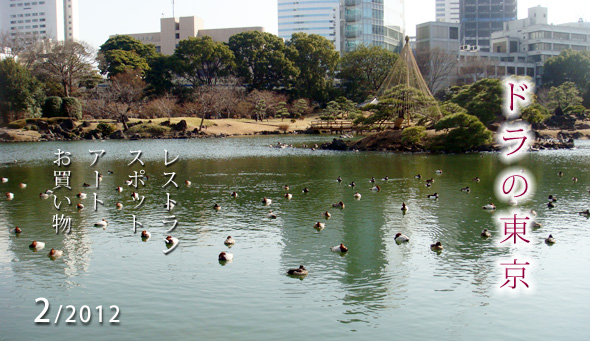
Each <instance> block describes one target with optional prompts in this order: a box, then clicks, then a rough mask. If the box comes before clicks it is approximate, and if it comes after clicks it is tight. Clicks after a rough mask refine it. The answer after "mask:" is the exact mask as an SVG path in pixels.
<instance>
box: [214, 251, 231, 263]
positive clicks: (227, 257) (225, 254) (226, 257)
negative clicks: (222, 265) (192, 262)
mask: <svg viewBox="0 0 590 341" xmlns="http://www.w3.org/2000/svg"><path fill="white" fill-rule="evenodd" d="M217 259H218V260H220V261H222V262H228V261H230V260H232V259H234V254H233V253H229V252H222V253H220V254H219V256H217Z"/></svg>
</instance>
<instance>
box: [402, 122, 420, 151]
mask: <svg viewBox="0 0 590 341" xmlns="http://www.w3.org/2000/svg"><path fill="white" fill-rule="evenodd" d="M424 130H426V128H425V127H423V126H415V127H408V128H406V129H404V130H403V131H402V144H404V145H411V146H413V145H417V144H421V142H422V139H423V138H424V137H425V136H426V132H425V131H424Z"/></svg>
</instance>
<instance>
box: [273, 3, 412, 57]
mask: <svg viewBox="0 0 590 341" xmlns="http://www.w3.org/2000/svg"><path fill="white" fill-rule="evenodd" d="M278 19H279V20H278V22H279V36H280V37H281V38H284V39H285V40H289V39H291V35H292V34H293V33H296V32H305V33H308V34H318V35H321V36H323V37H326V38H327V39H328V40H331V41H332V42H333V43H334V46H335V48H336V50H337V51H340V52H348V51H352V50H354V49H355V48H356V47H357V46H359V45H361V44H364V45H377V46H382V47H384V48H387V49H389V50H392V51H395V50H397V49H398V48H399V47H401V45H402V43H403V38H404V32H405V19H404V0H302V1H294V0H278Z"/></svg>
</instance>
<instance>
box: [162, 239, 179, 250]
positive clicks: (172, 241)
mask: <svg viewBox="0 0 590 341" xmlns="http://www.w3.org/2000/svg"><path fill="white" fill-rule="evenodd" d="M164 243H166V246H168V247H169V248H170V247H172V246H174V245H176V244H177V243H178V239H177V238H172V236H167V237H166V239H164Z"/></svg>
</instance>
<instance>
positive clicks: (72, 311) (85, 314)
mask: <svg viewBox="0 0 590 341" xmlns="http://www.w3.org/2000/svg"><path fill="white" fill-rule="evenodd" d="M39 302H43V304H45V307H44V308H43V311H41V313H39V315H37V318H36V319H35V323H51V320H50V319H48V318H44V317H45V315H46V314H47V312H48V311H49V300H47V299H46V298H45V297H38V298H37V299H35V303H39ZM63 308H64V306H63V305H61V304H60V305H59V310H58V311H57V315H55V320H54V321H53V324H57V323H58V322H59V318H60V315H61V311H62V309H63ZM94 309H95V310H96V314H98V323H102V321H103V308H102V305H99V306H97V307H95V308H94ZM109 309H110V311H112V316H111V318H110V320H109V321H108V322H109V323H113V324H115V323H119V320H118V319H117V318H118V317H119V306H117V305H112V306H110V307H109ZM65 310H66V311H65V312H64V317H65V316H67V318H66V320H65V322H66V323H76V322H77V320H76V318H78V317H79V318H80V322H82V323H83V324H86V323H90V321H91V320H92V312H93V310H92V309H91V308H90V307H89V306H87V305H83V306H81V307H80V310H79V314H78V316H76V307H75V306H73V305H67V306H65ZM68 311H69V312H68ZM68 314H69V316H68ZM107 318H108V316H107Z"/></svg>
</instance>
